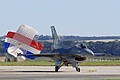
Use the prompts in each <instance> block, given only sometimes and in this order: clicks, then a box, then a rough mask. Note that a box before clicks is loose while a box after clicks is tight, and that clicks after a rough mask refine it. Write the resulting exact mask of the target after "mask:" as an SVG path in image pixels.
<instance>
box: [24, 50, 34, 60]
mask: <svg viewBox="0 0 120 80" xmlns="http://www.w3.org/2000/svg"><path fill="white" fill-rule="evenodd" d="M30 54H33V53H31V52H29V51H27V53H26V56H25V57H26V58H29V59H35V58H36V57H35V56H31V55H30Z"/></svg>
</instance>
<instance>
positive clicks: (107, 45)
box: [0, 41, 120, 56]
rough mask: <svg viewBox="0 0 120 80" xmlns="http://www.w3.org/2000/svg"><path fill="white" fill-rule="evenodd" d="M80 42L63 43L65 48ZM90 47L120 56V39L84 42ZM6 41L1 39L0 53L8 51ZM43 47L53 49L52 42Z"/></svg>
mask: <svg viewBox="0 0 120 80" xmlns="http://www.w3.org/2000/svg"><path fill="white" fill-rule="evenodd" d="M77 43H78V42H75V41H63V42H61V45H62V46H63V47H64V48H69V47H73V46H74V45H76V44H77ZM84 43H85V44H86V45H87V47H88V48H89V49H91V50H92V51H93V52H94V53H106V54H112V55H116V56H120V41H112V42H100V41H98V42H84ZM3 45H4V42H3V41H0V54H1V55H2V54H4V53H7V51H6V50H5V48H4V46H3ZM42 45H43V49H42V52H44V53H47V52H50V51H51V46H52V45H53V43H52V42H46V41H45V42H42Z"/></svg>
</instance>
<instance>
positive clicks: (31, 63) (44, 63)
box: [0, 60, 120, 66]
mask: <svg viewBox="0 0 120 80" xmlns="http://www.w3.org/2000/svg"><path fill="white" fill-rule="evenodd" d="M54 64H55V62H54V61H43V60H42V61H41V60H35V61H31V60H27V61H24V62H0V66H54ZM80 66H120V61H101V62H82V63H80Z"/></svg>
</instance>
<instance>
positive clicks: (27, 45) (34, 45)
mask: <svg viewBox="0 0 120 80" xmlns="http://www.w3.org/2000/svg"><path fill="white" fill-rule="evenodd" d="M37 33H38V32H37V31H36V30H35V29H33V28H31V27H30V26H28V25H22V26H20V27H19V28H18V30H17V31H16V32H8V33H7V35H6V38H5V42H4V47H5V48H6V49H7V51H8V53H9V54H11V55H13V56H14V57H17V58H19V59H21V60H25V59H26V58H30V59H35V58H36V57H35V56H30V54H40V52H41V50H42V45H41V44H40V43H38V42H37V41H35V37H36V35H37ZM18 54H25V55H26V56H18Z"/></svg>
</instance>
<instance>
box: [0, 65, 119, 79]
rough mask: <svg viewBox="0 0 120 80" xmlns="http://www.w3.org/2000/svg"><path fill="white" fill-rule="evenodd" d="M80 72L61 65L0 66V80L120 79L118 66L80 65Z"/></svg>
mask: <svg viewBox="0 0 120 80" xmlns="http://www.w3.org/2000/svg"><path fill="white" fill-rule="evenodd" d="M80 68H81V72H76V71H75V69H74V68H72V67H71V66H70V67H66V66H63V67H62V68H61V69H60V70H59V72H54V66H0V80H53V79H54V80H61V78H62V80H63V79H64V80H103V79H104V80H107V79H117V80H118V79H120V66H80Z"/></svg>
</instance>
